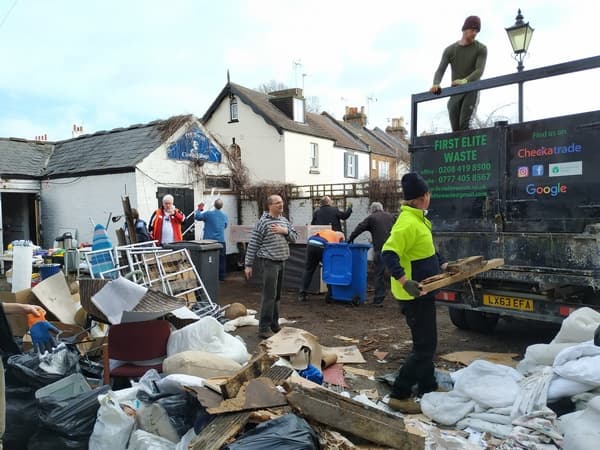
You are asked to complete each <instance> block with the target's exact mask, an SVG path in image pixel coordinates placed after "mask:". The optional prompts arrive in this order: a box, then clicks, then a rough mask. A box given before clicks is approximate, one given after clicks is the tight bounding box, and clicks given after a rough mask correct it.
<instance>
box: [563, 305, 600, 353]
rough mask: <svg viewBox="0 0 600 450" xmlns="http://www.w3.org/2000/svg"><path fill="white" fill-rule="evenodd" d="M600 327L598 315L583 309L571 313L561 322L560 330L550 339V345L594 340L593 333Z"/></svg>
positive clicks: (586, 308) (589, 309)
mask: <svg viewBox="0 0 600 450" xmlns="http://www.w3.org/2000/svg"><path fill="white" fill-rule="evenodd" d="M598 325H600V313H599V312H597V311H594V310H593V309H592V308H588V307H583V308H579V309H577V310H575V311H573V312H572V313H571V314H569V316H568V317H567V318H566V319H565V320H563V322H562V325H561V326H560V330H559V331H558V333H557V334H556V336H554V339H552V342H551V343H552V344H557V343H562V342H585V341H589V340H592V339H594V332H595V331H596V328H597V327H598Z"/></svg>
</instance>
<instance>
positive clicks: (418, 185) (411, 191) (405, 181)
mask: <svg viewBox="0 0 600 450" xmlns="http://www.w3.org/2000/svg"><path fill="white" fill-rule="evenodd" d="M401 183H402V192H403V193H404V200H413V199H415V198H417V197H420V196H421V195H424V194H426V193H427V192H429V186H427V182H426V181H425V180H424V179H423V177H421V175H419V174H418V173H414V172H410V173H407V174H405V175H404V176H403V177H402V181H401Z"/></svg>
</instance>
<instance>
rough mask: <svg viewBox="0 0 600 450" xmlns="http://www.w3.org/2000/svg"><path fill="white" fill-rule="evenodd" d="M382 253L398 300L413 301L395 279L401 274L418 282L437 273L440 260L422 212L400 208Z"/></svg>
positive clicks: (429, 223) (428, 224) (429, 224)
mask: <svg viewBox="0 0 600 450" xmlns="http://www.w3.org/2000/svg"><path fill="white" fill-rule="evenodd" d="M381 250H382V257H383V260H384V262H385V264H386V266H387V268H388V271H389V272H390V274H391V275H392V279H391V288H392V294H393V295H394V297H395V298H396V299H398V300H412V299H413V298H414V297H413V296H411V295H410V294H409V293H408V292H406V291H405V290H404V288H403V287H402V285H401V284H400V282H399V281H398V280H397V279H398V278H401V277H402V275H406V277H407V278H408V279H410V280H415V281H421V280H424V279H425V278H428V277H431V276H433V275H437V274H438V273H440V261H439V259H438V256H437V254H436V252H435V246H434V244H433V236H432V234H431V222H430V221H429V219H427V217H425V211H423V210H421V209H417V208H413V207H412V206H408V205H403V206H402V208H401V209H400V215H399V216H398V219H397V220H396V223H395V224H394V226H393V227H392V231H391V233H390V236H389V237H388V239H387V241H386V242H385V244H383V248H382V249H381Z"/></svg>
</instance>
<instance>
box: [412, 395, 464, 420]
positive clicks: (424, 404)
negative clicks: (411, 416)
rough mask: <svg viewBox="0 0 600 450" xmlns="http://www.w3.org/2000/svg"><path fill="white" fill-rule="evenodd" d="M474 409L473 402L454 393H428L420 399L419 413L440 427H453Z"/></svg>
mask: <svg viewBox="0 0 600 450" xmlns="http://www.w3.org/2000/svg"><path fill="white" fill-rule="evenodd" d="M474 409H475V402H473V401H472V400H471V399H470V398H468V397H464V396H463V395H461V394H459V393H457V392H455V391H450V392H429V393H427V394H425V395H423V397H422V398H421V411H422V412H423V414H425V415H426V416H427V417H429V418H430V419H432V420H435V421H436V422H437V423H441V424H442V425H454V424H455V423H456V422H458V421H459V420H461V419H462V418H464V417H465V416H466V415H467V414H469V413H470V412H471V411H473V410H474Z"/></svg>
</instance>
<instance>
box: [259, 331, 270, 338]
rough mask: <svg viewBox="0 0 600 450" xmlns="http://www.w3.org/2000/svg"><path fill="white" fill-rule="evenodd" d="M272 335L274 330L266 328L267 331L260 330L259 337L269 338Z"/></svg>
mask: <svg viewBox="0 0 600 450" xmlns="http://www.w3.org/2000/svg"><path fill="white" fill-rule="evenodd" d="M271 336H273V332H272V331H271V330H265V331H259V332H258V337H259V338H260V339H269V338H270V337H271Z"/></svg>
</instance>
